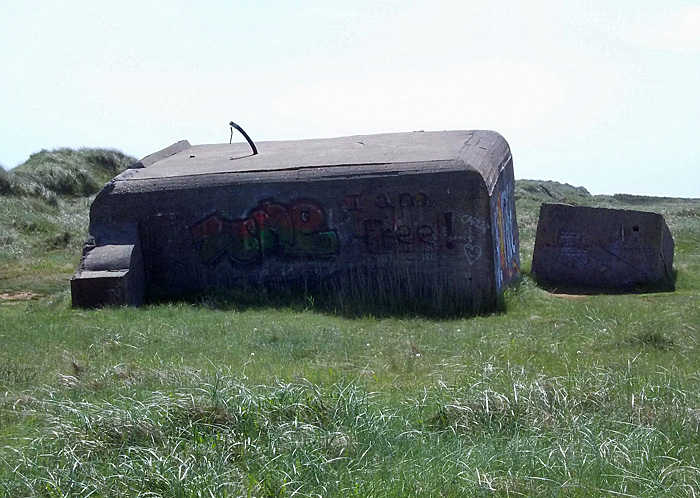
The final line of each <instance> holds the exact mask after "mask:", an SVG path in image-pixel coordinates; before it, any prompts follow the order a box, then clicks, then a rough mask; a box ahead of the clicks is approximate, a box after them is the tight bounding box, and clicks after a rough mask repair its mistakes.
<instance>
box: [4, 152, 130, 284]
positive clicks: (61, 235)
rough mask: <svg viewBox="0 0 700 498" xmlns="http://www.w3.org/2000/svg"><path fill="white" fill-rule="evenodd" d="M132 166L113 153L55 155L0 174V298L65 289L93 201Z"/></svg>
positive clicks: (41, 156) (41, 154)
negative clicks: (30, 289)
mask: <svg viewBox="0 0 700 498" xmlns="http://www.w3.org/2000/svg"><path fill="white" fill-rule="evenodd" d="M135 161H136V159H135V158H134V157H131V156H128V155H126V154H124V153H122V152H119V151H117V150H113V149H78V150H72V149H56V150H53V151H47V150H42V151H41V152H37V153H36V154H32V155H31V157H30V158H29V159H28V160H27V161H26V162H25V163H24V164H21V165H20V166H17V167H16V168H15V169H13V170H10V171H6V170H4V169H1V168H0V281H2V289H0V293H1V292H7V291H14V290H22V289H24V288H25V287H27V286H30V287H32V286H34V292H39V293H42V294H43V293H45V292H48V291H55V290H57V289H58V288H65V286H66V285H67V284H66V278H67V277H68V276H69V275H70V274H72V272H73V270H75V265H76V263H77V259H78V258H79V256H80V249H81V247H82V244H83V241H84V240H85V236H86V235H87V225H88V213H89V210H90V204H91V203H92V199H93V196H94V195H95V194H96V193H97V192H98V191H99V190H100V188H102V186H103V185H104V184H106V183H107V182H108V181H109V180H110V179H112V178H113V177H114V176H115V175H117V174H119V173H120V172H121V171H123V170H125V169H126V168H128V167H129V166H130V165H131V164H132V163H134V162H135Z"/></svg>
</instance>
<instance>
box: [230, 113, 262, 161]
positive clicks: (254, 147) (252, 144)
mask: <svg viewBox="0 0 700 498" xmlns="http://www.w3.org/2000/svg"><path fill="white" fill-rule="evenodd" d="M229 126H230V127H231V138H230V139H229V141H228V143H231V142H233V129H234V128H235V129H237V130H238V131H240V132H241V135H243V137H244V138H245V139H246V141H247V142H248V145H250V148H251V149H253V155H256V154H257V153H258V148H257V147H256V146H255V144H254V143H253V141H252V140H251V139H250V137H249V136H248V134H247V133H246V132H245V130H243V128H241V127H240V126H238V125H237V124H236V123H234V122H233V121H231V122H230V123H229Z"/></svg>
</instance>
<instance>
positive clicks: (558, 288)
mask: <svg viewBox="0 0 700 498" xmlns="http://www.w3.org/2000/svg"><path fill="white" fill-rule="evenodd" d="M530 277H531V278H532V279H533V280H534V281H535V282H536V283H537V286H538V287H539V288H540V289H542V290H544V291H547V292H549V293H551V294H567V295H581V296H595V295H623V294H654V293H659V292H674V291H675V290H676V280H677V279H678V271H677V270H676V269H675V268H674V269H672V270H671V274H670V278H669V279H667V280H665V281H662V282H656V283H647V284H640V285H628V286H620V287H604V286H601V287H596V286H591V285H575V284H570V283H567V282H547V281H542V280H538V279H537V277H536V276H535V275H532V274H530Z"/></svg>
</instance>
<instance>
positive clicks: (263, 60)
mask: <svg viewBox="0 0 700 498" xmlns="http://www.w3.org/2000/svg"><path fill="white" fill-rule="evenodd" d="M0 61H2V64H3V65H4V71H3V76H2V77H1V78H0V116H2V118H1V119H0V164H2V165H3V166H4V167H6V168H12V167H14V166H16V165H17V164H19V163H21V162H23V161H25V160H26V159H27V157H28V156H29V154H31V153H33V152H37V151H39V150H41V149H52V148H56V147H82V146H89V147H114V148H117V149H120V150H122V151H124V152H126V153H128V154H131V155H134V156H137V157H143V156H145V155H147V154H150V153H152V152H155V151H157V150H160V149H162V148H164V147H166V146H168V145H170V144H172V143H174V142H177V141H178V140H181V139H187V140H189V141H190V142H191V143H192V144H202V143H221V142H228V139H229V128H228V122H229V121H231V120H233V121H236V122H237V123H238V124H240V125H241V126H243V127H244V128H245V130H246V131H247V132H248V133H249V134H250V135H251V137H252V138H253V140H255V141H256V142H257V141H263V140H286V139H300V138H318V137H332V136H343V135H355V134H365V133H382V132H397V131H414V130H426V131H428V130H456V129H466V130H469V129H492V130H496V131H498V132H500V133H501V134H502V135H503V136H504V137H505V138H506V140H507V141H508V142H509V144H510V146H511V150H512V152H513V160H514V167H515V175H516V178H533V179H542V180H556V181H560V182H566V183H570V184H573V185H582V186H584V187H586V188H588V189H589V190H590V191H591V192H592V193H607V194H612V193H618V192H621V193H632V194H647V195H665V196H674V197H700V139H699V138H698V135H699V134H700V1H697V0H696V1H676V0H651V1H640V0H635V1H613V0H609V1H600V2H599V1H594V0H590V1H585V0H581V1H574V0H571V1H569V0H558V1H555V0H552V1H520V2H517V1H508V2H506V1H472V0H461V1H432V2H431V1H427V0H424V1H399V0H364V1H359V0H358V1H352V0H343V1H334V0H324V1H315V2H312V1H277V2H274V1H264V0H262V1H261V0H257V1H250V0H248V1H216V2H215V1H198V2H191V1H190V2H184V1H179V0H168V1H148V0H138V1H113V0H112V1H86V2H78V1H69V0H64V1H61V2H49V1H30V0H24V1H13V0H10V1H8V0H3V2H2V7H1V8H0ZM236 140H242V139H241V138H240V137H237V138H236Z"/></svg>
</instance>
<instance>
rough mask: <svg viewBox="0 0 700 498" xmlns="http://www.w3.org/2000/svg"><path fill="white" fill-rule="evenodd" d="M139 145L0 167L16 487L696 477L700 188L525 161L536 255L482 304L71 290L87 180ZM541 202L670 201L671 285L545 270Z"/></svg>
mask: <svg viewBox="0 0 700 498" xmlns="http://www.w3.org/2000/svg"><path fill="white" fill-rule="evenodd" d="M110 158H111V159H110ZM130 160H131V158H128V157H125V156H123V155H121V154H119V153H117V152H115V151H99V150H94V149H91V150H83V151H69V150H62V151H53V152H49V151H43V152H42V153H40V154H37V155H36V156H33V159H30V161H32V162H31V163H30V161H28V163H27V164H25V165H23V166H20V168H19V171H17V172H10V173H2V172H0V173H2V174H1V175H0V294H2V298H1V299H0V317H1V319H0V338H1V339H2V348H1V349H0V496H8V497H10V496H11V497H15V496H48V497H58V496H62V497H64V496H81V497H82V496H93V497H97V496H144V497H145V496H176V497H198V496H207V497H212V496H214V497H219V496H255V497H259V496H288V497H291V496H323V497H327V496H373V497H375V496H376V497H385V496H386V497H388V496H396V497H399V496H426V497H428V496H429V497H433V496H434V497H438V496H440V497H442V496H489V497H490V496H495V497H507V496H552V497H559V496H561V497H584V496H644V497H658V496H679V497H680V496H690V497H693V496H698V495H700V200H687V199H686V200H683V199H662V198H647V197H635V196H627V195H618V196H591V195H589V194H588V193H587V192H585V190H583V189H580V188H578V189H577V188H574V187H569V186H566V185H561V184H556V183H552V182H537V181H519V182H518V185H517V188H516V197H517V214H518V222H519V225H520V233H521V256H522V261H523V270H524V276H523V279H522V282H521V283H520V284H519V285H518V286H517V287H515V288H513V289H512V290H510V291H508V293H507V296H506V302H505V305H506V311H505V312H504V313H500V314H495V315H490V316H480V317H475V318H471V319H459V320H442V321H436V320H428V319H423V318H418V317H416V318H412V317H377V316H365V317H361V318H355V319H350V318H348V317H343V316H339V315H336V314H334V313H331V312H327V311H324V310H322V309H319V308H318V307H317V306H315V305H314V301H313V299H304V298H303V297H301V298H299V299H295V300H293V301H284V300H281V301H277V302H274V303H270V302H267V303H264V302H256V301H249V302H245V303H241V302H231V301H230V300H227V299H225V296H221V295H216V294H211V295H207V296H201V297H200V298H199V299H197V300H194V301H190V302H171V303H161V304H157V305H150V306H147V307H144V308H140V309H132V308H114V309H103V310H95V311H86V310H73V309H71V308H70V294H69V290H68V279H69V278H70V276H71V274H72V272H73V271H74V269H75V266H76V264H77V262H78V259H79V256H80V250H81V246H82V242H83V238H84V237H85V235H86V231H87V217H88V214H87V212H88V207H89V204H90V201H91V197H90V196H91V195H93V194H94V193H95V191H96V188H98V187H96V186H95V185H98V186H99V184H100V183H101V182H104V181H106V180H107V179H108V178H110V177H111V176H113V174H114V173H115V172H116V171H118V170H119V169H120V168H123V167H125V166H126V165H128V163H129V161H130ZM66 177H68V178H70V177H77V178H78V179H79V182H78V184H77V185H72V186H71V183H70V182H67V181H65V178H66ZM544 201H560V202H568V203H571V204H578V205H591V206H607V207H618V208H633V209H642V210H653V211H656V212H659V213H662V214H663V215H664V217H665V218H666V221H667V223H668V224H669V226H670V228H671V231H672V233H673V235H674V238H675V240H676V252H675V268H676V270H677V272H678V279H677V283H676V287H677V290H676V292H672V293H658V294H635V295H599V296H564V295H554V294H550V293H548V292H545V291H544V290H542V289H540V288H538V287H537V285H535V283H534V282H533V281H532V280H531V279H530V278H529V276H528V270H529V266H530V260H531V257H532V247H533V243H534V232H535V228H536V223H537V215H538V210H539V205H540V204H541V203H542V202H544Z"/></svg>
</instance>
